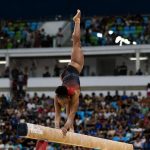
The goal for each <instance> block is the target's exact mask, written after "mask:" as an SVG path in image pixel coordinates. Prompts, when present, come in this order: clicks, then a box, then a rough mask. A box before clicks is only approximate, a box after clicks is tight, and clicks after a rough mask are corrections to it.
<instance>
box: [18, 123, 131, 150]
mask: <svg viewBox="0 0 150 150" xmlns="http://www.w3.org/2000/svg"><path fill="white" fill-rule="evenodd" d="M17 132H18V135H19V136H22V137H25V138H30V139H37V140H46V141H49V142H55V143H61V144H67V145H73V146H81V147H86V148H95V149H100V150H133V145H132V144H127V143H123V142H116V141H112V140H107V139H102V138H97V137H92V136H88V135H83V134H78V133H72V132H67V135H66V136H65V137H64V136H63V135H62V132H61V130H60V129H55V128H50V127H44V126H41V125H35V124H30V123H21V124H19V125H18V129H17Z"/></svg>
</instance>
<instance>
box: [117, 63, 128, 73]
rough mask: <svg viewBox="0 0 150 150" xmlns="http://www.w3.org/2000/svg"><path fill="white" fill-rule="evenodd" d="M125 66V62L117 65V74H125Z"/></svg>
mask: <svg viewBox="0 0 150 150" xmlns="http://www.w3.org/2000/svg"><path fill="white" fill-rule="evenodd" d="M127 71H128V69H127V66H126V64H125V62H123V63H122V65H121V66H120V67H119V75H127Z"/></svg>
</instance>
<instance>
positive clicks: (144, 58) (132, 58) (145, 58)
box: [130, 57, 148, 60]
mask: <svg viewBox="0 0 150 150" xmlns="http://www.w3.org/2000/svg"><path fill="white" fill-rule="evenodd" d="M147 59H148V57H140V58H139V60H147ZM130 60H137V58H136V57H130Z"/></svg>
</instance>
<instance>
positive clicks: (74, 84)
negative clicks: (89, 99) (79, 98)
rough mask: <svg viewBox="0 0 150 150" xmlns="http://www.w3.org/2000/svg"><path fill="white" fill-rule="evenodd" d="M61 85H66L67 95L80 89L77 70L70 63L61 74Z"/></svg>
mask: <svg viewBox="0 0 150 150" xmlns="http://www.w3.org/2000/svg"><path fill="white" fill-rule="evenodd" d="M61 79H62V85H64V86H66V87H67V89H68V95H69V96H71V95H73V93H74V91H75V90H80V79H79V72H78V71H77V69H76V68H75V67H73V66H71V65H68V66H67V68H66V69H65V70H64V71H63V73H62V74H61Z"/></svg>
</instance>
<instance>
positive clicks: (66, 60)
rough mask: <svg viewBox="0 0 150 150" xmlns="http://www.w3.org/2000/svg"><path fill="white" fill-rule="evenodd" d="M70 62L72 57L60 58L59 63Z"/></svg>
mask: <svg viewBox="0 0 150 150" xmlns="http://www.w3.org/2000/svg"><path fill="white" fill-rule="evenodd" d="M69 62H71V60H70V59H60V60H59V63H69Z"/></svg>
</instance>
